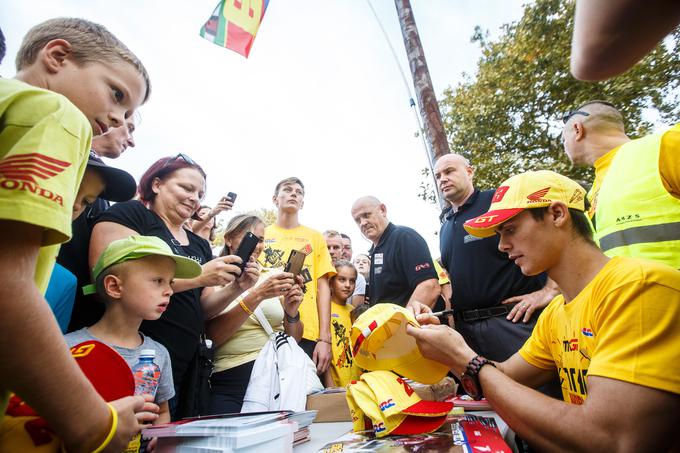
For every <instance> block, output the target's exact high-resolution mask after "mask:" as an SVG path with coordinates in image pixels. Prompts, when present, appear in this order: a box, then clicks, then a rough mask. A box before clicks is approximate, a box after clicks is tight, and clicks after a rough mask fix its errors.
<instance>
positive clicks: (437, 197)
mask: <svg viewBox="0 0 680 453" xmlns="http://www.w3.org/2000/svg"><path fill="white" fill-rule="evenodd" d="M366 3H368V7H369V8H370V9H371V12H372V13H373V17H374V18H375V21H376V22H377V24H378V27H380V31H381V32H382V34H383V37H384V38H385V42H387V46H388V47H389V48H390V52H391V53H392V58H393V60H394V64H396V65H397V69H398V70H399V74H400V75H401V80H402V82H404V88H405V89H406V92H407V93H408V101H409V108H410V109H411V111H412V112H413V117H414V118H415V120H416V124H417V125H418V136H419V137H420V141H421V143H422V144H423V151H425V158H426V159H427V165H428V168H429V169H430V174H431V175H433V177H434V162H433V161H432V152H431V149H432V145H431V144H429V143H428V142H427V136H426V134H425V133H424V130H423V123H422V122H421V121H420V115H419V114H418V107H417V106H416V103H415V101H414V100H413V95H412V94H411V87H410V85H409V83H408V81H407V80H406V75H405V74H404V70H403V69H402V67H401V64H400V63H399V57H397V53H396V52H395V51H394V47H393V46H392V43H391V42H390V38H389V37H388V36H387V32H386V31H385V27H383V25H382V23H381V22H380V18H378V14H377V13H376V12H375V8H373V5H372V4H371V0H366ZM434 195H435V200H436V202H437V204H438V205H439V206H440V207H443V206H445V205H446V204H447V203H446V201H445V200H442V195H441V193H439V190H437V184H436V181H435V185H434Z"/></svg>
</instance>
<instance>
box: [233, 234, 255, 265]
mask: <svg viewBox="0 0 680 453" xmlns="http://www.w3.org/2000/svg"><path fill="white" fill-rule="evenodd" d="M259 242H260V238H258V237H257V236H255V235H254V234H253V233H251V232H250V231H249V232H247V233H246V235H245V236H243V239H242V240H241V244H240V245H239V246H238V250H236V256H238V257H240V258H241V260H243V261H242V262H241V264H238V265H237V266H238V267H239V268H240V269H241V275H243V270H244V269H245V267H246V264H248V261H250V256H251V255H252V254H253V252H254V251H255V247H257V244H258V243H259Z"/></svg>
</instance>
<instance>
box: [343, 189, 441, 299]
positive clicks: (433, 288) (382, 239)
mask: <svg viewBox="0 0 680 453" xmlns="http://www.w3.org/2000/svg"><path fill="white" fill-rule="evenodd" d="M352 218H353V219H354V221H355V222H356V224H357V226H358V227H359V229H360V230H361V234H363V235H364V237H366V239H368V240H369V241H371V242H372V243H373V246H372V247H371V249H370V250H369V254H370V257H371V267H370V271H369V278H368V280H369V281H370V282H371V284H370V285H368V301H369V303H370V304H371V305H375V304H376V303H382V302H388V303H393V304H397V305H401V306H402V307H404V306H407V305H408V304H410V303H411V302H412V301H418V302H420V303H423V304H425V305H427V306H429V307H433V306H434V304H435V302H436V301H437V298H438V297H439V292H440V289H439V282H438V279H437V272H436V271H435V270H434V263H433V262H432V256H431V255H430V250H429V249H428V247H427V243H426V242H425V239H423V237H422V236H421V235H419V234H418V233H417V232H416V231H415V230H413V229H412V228H409V227H405V226H399V225H394V224H393V223H391V222H390V221H389V220H387V208H386V207H385V205H384V204H382V203H381V202H380V200H378V199H377V198H375V197H372V196H367V197H362V198H359V199H358V200H357V201H355V202H354V204H353V205H352Z"/></svg>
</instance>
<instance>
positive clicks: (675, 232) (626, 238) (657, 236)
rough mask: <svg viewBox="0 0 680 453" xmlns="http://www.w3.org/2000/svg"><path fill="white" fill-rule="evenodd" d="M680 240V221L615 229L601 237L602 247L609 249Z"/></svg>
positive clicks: (605, 249) (604, 249)
mask: <svg viewBox="0 0 680 453" xmlns="http://www.w3.org/2000/svg"><path fill="white" fill-rule="evenodd" d="M677 240H680V222H675V223H664V224H661V225H648V226H640V227H635V228H628V229H626V230H621V231H615V232H613V233H610V234H608V235H606V236H604V237H601V238H600V248H601V249H602V250H603V251H607V250H610V249H613V248H616V247H621V246H623V245H629V244H642V243H645V242H665V241H677Z"/></svg>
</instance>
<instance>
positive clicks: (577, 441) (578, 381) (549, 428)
mask: <svg viewBox="0 0 680 453" xmlns="http://www.w3.org/2000/svg"><path fill="white" fill-rule="evenodd" d="M587 208H588V205H587V203H586V192H585V190H584V189H583V188H582V187H581V186H579V185H578V184H577V183H575V182H574V181H572V180H570V179H569V178H566V177H564V176H562V175H559V174H557V173H554V172H551V171H545V170H543V171H531V172H526V173H523V174H520V175H517V176H513V177H512V178H510V179H508V180H506V181H505V182H503V183H502V184H501V186H500V187H499V188H498V189H497V190H496V193H495V194H494V197H493V201H492V203H491V207H490V209H489V211H488V212H486V213H484V214H482V215H480V216H478V217H476V218H473V219H470V220H468V221H467V222H465V225H464V226H465V229H466V230H467V231H468V232H469V233H470V234H472V235H475V236H478V237H488V236H491V235H493V234H496V233H498V234H499V235H500V242H499V249H500V250H501V251H502V252H505V253H507V254H508V256H509V257H510V259H512V260H514V262H515V264H516V265H517V266H519V267H520V269H521V270H522V273H523V274H525V275H536V274H539V273H541V272H547V274H548V277H550V278H551V279H552V280H554V281H555V282H556V283H557V285H558V286H559V288H560V290H561V292H562V294H561V295H559V296H557V297H556V298H555V299H553V301H552V302H550V304H549V305H548V307H547V308H546V309H545V310H544V311H543V313H542V314H541V316H540V317H539V319H538V321H537V323H536V327H534V331H533V333H532V335H531V337H529V339H528V340H527V341H526V343H525V344H524V346H523V347H522V348H521V349H520V351H519V352H517V353H515V354H514V355H513V356H512V357H510V358H509V359H508V360H506V361H504V362H502V363H492V362H490V361H489V360H487V359H485V358H483V357H480V356H479V355H477V354H476V353H475V352H474V351H473V350H472V349H471V348H470V347H469V346H468V345H467V344H465V341H464V340H463V339H462V337H461V336H460V335H459V334H457V333H456V332H455V331H453V330H452V329H450V328H448V327H445V326H440V325H434V324H438V322H437V320H436V318H435V317H433V316H431V315H430V314H429V313H427V312H428V311H429V309H428V308H427V307H422V306H416V307H414V311H415V312H416V313H423V314H420V315H419V316H418V321H420V323H421V325H423V324H424V328H422V329H415V328H411V327H407V332H408V333H409V334H411V335H413V336H414V337H415V338H416V341H417V342H418V346H419V348H420V350H421V352H422V353H423V355H425V356H426V357H429V358H432V359H435V360H439V361H440V362H442V363H445V364H447V365H448V366H449V367H450V368H451V370H452V371H453V372H454V373H456V374H457V375H459V376H460V375H462V377H461V381H462V384H463V387H464V388H465V390H466V391H467V392H468V393H469V394H470V395H471V396H473V397H475V398H481V397H482V396H486V399H487V400H488V401H489V403H491V406H492V407H493V408H494V409H495V410H496V411H497V412H499V413H501V414H503V418H504V419H505V420H506V421H508V425H509V426H510V427H511V428H512V429H513V430H514V431H515V432H516V433H517V434H519V435H520V436H521V437H522V438H523V439H525V440H527V441H528V442H529V444H530V445H531V446H532V447H534V448H535V449H537V450H540V451H544V450H545V451H553V450H567V451H613V450H625V451H677V450H678V448H680V438H678V436H677V435H676V431H677V425H678V419H680V348H679V347H678V344H680V322H678V320H680V271H677V270H675V269H673V268H671V267H670V266H666V265H663V264H660V263H655V262H652V261H647V260H642V259H635V258H627V257H617V258H613V259H610V258H608V257H607V256H606V255H605V254H604V253H603V252H602V251H601V250H600V249H599V248H598V247H597V246H596V244H595V242H594V240H593V237H592V230H591V228H590V224H589V221H588V218H587V216H586V214H585V211H586V210H587ZM487 365H488V366H487ZM555 373H557V374H559V376H560V380H561V381H562V393H563V401H559V400H556V399H552V398H550V397H547V396H545V395H542V394H540V393H538V392H537V391H535V390H534V389H533V388H536V387H538V386H540V385H541V384H543V383H545V382H547V381H548V380H550V379H553V378H554V376H555Z"/></svg>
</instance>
